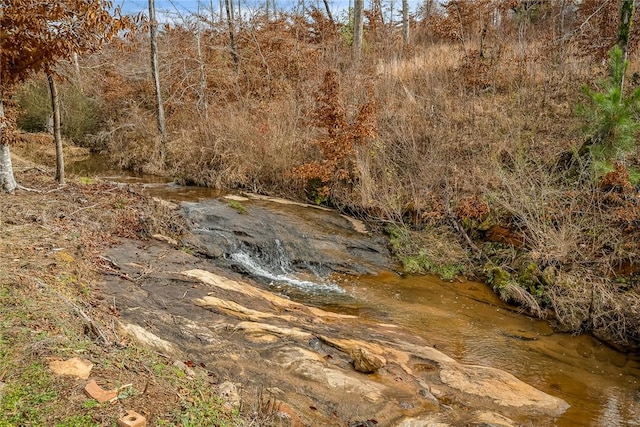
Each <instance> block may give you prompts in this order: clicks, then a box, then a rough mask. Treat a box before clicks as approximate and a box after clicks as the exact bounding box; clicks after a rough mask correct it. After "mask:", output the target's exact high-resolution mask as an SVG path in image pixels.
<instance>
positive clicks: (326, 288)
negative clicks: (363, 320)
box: [229, 239, 346, 294]
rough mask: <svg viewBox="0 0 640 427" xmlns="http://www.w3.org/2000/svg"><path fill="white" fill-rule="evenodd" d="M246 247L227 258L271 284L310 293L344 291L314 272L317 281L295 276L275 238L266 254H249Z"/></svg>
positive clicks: (343, 292)
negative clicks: (270, 249) (271, 248)
mask: <svg viewBox="0 0 640 427" xmlns="http://www.w3.org/2000/svg"><path fill="white" fill-rule="evenodd" d="M248 252H249V251H247V250H246V249H237V250H236V251H235V252H233V253H232V254H231V255H229V258H230V259H231V260H233V261H235V262H237V263H238V264H240V265H241V266H243V267H244V268H245V269H246V270H247V271H248V272H249V273H251V274H253V275H254V276H257V277H261V278H263V279H267V280H269V281H271V284H273V285H276V284H283V285H285V286H290V287H294V288H296V289H299V290H301V291H304V292H306V293H311V294H326V293H339V294H345V293H346V291H345V290H344V289H343V288H341V287H340V286H339V285H337V284H335V283H332V282H330V281H327V280H325V279H323V278H321V277H320V276H319V275H317V274H316V277H317V278H318V280H317V281H310V280H303V279H300V278H298V277H296V273H295V271H294V269H293V267H292V264H291V259H290V258H289V256H288V255H287V253H286V250H285V248H284V247H283V246H282V243H281V242H280V241H279V240H278V239H276V240H275V244H274V247H273V251H270V253H269V254H267V255H266V256H265V255H263V256H260V255H259V254H257V255H251V254H249V253H248Z"/></svg>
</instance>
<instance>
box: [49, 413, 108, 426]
mask: <svg viewBox="0 0 640 427" xmlns="http://www.w3.org/2000/svg"><path fill="white" fill-rule="evenodd" d="M99 426H100V424H98V423H96V422H95V421H93V418H91V416H90V415H74V416H72V417H70V418H67V419H66V420H64V421H62V422H61V423H58V424H56V427H99Z"/></svg>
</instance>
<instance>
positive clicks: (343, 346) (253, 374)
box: [105, 198, 569, 427]
mask: <svg viewBox="0 0 640 427" xmlns="http://www.w3.org/2000/svg"><path fill="white" fill-rule="evenodd" d="M231 202H234V203H230V200H228V199H227V200H223V199H221V200H207V201H202V202H189V203H184V204H183V205H182V207H181V208H180V209H181V210H182V212H183V214H184V215H185V216H186V217H187V219H188V220H189V222H190V223H191V226H192V233H191V236H189V237H188V238H187V239H185V241H184V242H182V243H178V242H172V241H171V240H170V239H164V240H166V241H161V240H153V241H149V242H143V243H141V242H139V241H125V242H123V243H122V244H120V245H118V246H116V247H113V248H112V249H111V250H110V251H109V252H108V253H106V254H105V257H106V258H108V259H109V260H110V261H111V262H112V263H113V265H114V266H115V268H116V270H117V274H112V275H106V276H105V290H106V293H107V294H108V300H112V302H113V305H114V306H115V308H116V309H117V310H118V311H119V313H120V322H121V325H122V328H123V330H124V331H126V333H128V334H130V335H132V336H135V337H136V338H137V339H139V340H141V341H144V342H146V343H148V344H150V345H151V346H153V347H155V348H156V349H157V351H158V352H161V353H162V354H166V355H167V356H168V357H171V358H175V359H176V360H182V361H189V362H190V363H189V365H190V366H193V367H194V368H193V369H204V370H206V371H208V373H209V378H210V379H211V382H212V385H214V386H217V387H219V388H220V392H221V394H223V395H226V396H227V397H228V398H229V400H230V402H231V404H238V403H239V402H241V404H243V405H245V408H244V409H245V410H246V408H247V407H252V408H256V413H258V412H260V411H264V406H265V405H267V406H268V407H269V411H271V412H272V413H273V416H274V417H275V418H277V419H278V420H279V422H280V423H282V425H294V426H303V425H304V426H307V425H308V426H320V425H327V426H330V425H335V426H373V425H384V426H407V427H408V426H433V425H443V426H445V425H493V426H510V425H521V424H525V423H533V425H549V424H550V423H552V422H553V420H554V419H555V418H557V417H558V416H560V415H561V414H563V413H564V412H565V411H566V410H567V409H568V407H569V404H568V403H567V402H565V401H564V400H563V399H561V398H558V397H555V396H552V395H550V394H547V393H544V392H542V391H540V390H538V389H536V388H534V387H533V386H531V385H529V384H526V383H525V382H523V381H521V380H519V379H518V378H516V377H515V376H513V375H511V374H510V373H508V372H505V371H502V370H500V369H497V368H496V367H490V366H479V365H478V364H470V363H461V362H459V361H457V360H455V359H453V358H452V357H449V356H448V355H446V354H444V353H443V352H441V351H440V350H438V349H436V348H434V347H433V346H430V345H428V343H426V342H425V340H424V338H421V337H419V336H416V334H414V333H412V332H411V331H409V330H405V329H404V328H402V327H399V326H398V325H397V324H394V323H386V322H382V321H380V320H379V319H378V320H376V319H373V318H371V316H360V315H358V313H357V311H356V312H353V313H349V312H348V310H340V311H335V310H328V309H327V306H332V305H336V304H337V302H338V301H340V300H346V301H348V300H349V299H350V298H354V297H353V296H351V295H350V294H349V290H348V288H345V286H344V285H343V286H341V285H340V283H339V282H336V281H332V279H331V277H333V276H331V273H332V272H339V273H341V274H342V276H341V277H344V276H345V275H358V274H376V273H379V272H382V271H386V270H387V269H388V268H389V267H390V266H392V262H391V260H390V258H389V256H388V253H387V251H386V248H385V246H384V242H383V241H379V240H376V238H375V237H373V236H370V235H369V234H366V232H364V231H365V230H363V228H362V224H359V223H357V222H355V221H353V220H350V219H348V218H345V217H342V216H339V215H337V214H335V213H333V212H328V213H327V212H325V211H322V210H318V209H315V208H310V207H303V206H298V205H291V204H282V203H280V204H279V207H278V208H277V209H273V207H272V205H273V203H274V202H277V200H276V201H274V200H262V199H259V198H258V199H256V198H254V199H252V200H245V199H237V198H236V199H235V200H231ZM280 202H282V201H280ZM238 204H241V205H238ZM241 211H242V213H241ZM247 260H248V261H247ZM300 295H308V296H310V297H309V298H307V299H306V301H307V302H300V301H301V298H300ZM314 295H315V298H319V299H322V300H324V301H325V303H324V304H323V305H320V304H314V303H313V301H314ZM309 301H310V303H309ZM326 301H329V303H326ZM320 306H324V308H319V307H320ZM252 405H253V406H252ZM259 406H262V408H259Z"/></svg>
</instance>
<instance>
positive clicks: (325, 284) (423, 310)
mask: <svg viewBox="0 0 640 427" xmlns="http://www.w3.org/2000/svg"><path fill="white" fill-rule="evenodd" d="M82 167H83V166H81V165H80V166H78V165H76V167H75V168H74V171H75V172H76V173H79V174H80V175H85V176H86V175H89V174H90V173H82V172H80V171H81V170H82V169H81V168H82ZM91 173H95V169H94V170H93V172H91ZM100 174H101V175H102V176H103V177H104V176H106V175H105V174H104V173H103V172H102V171H101V172H100ZM109 179H112V180H116V181H123V180H125V179H124V178H123V175H121V174H114V175H111V176H110V178H109ZM132 180H133V181H135V182H138V183H143V185H144V186H145V191H146V192H148V193H149V194H150V195H152V196H155V197H160V198H165V199H168V200H171V201H197V200H200V199H208V198H215V197H219V196H220V193H219V192H216V191H213V190H209V189H198V188H190V187H180V186H176V185H173V184H167V183H166V182H165V181H164V180H162V179H156V178H149V177H143V178H140V177H138V178H135V177H134V178H131V177H129V178H127V179H126V181H129V182H130V181H132ZM247 203H248V204H249V205H250V204H251V203H260V204H262V205H265V204H267V203H268V202H265V201H250V202H247ZM270 209H274V210H275V209H278V207H277V206H271V207H270ZM283 209H284V208H283ZM286 209H288V210H291V209H299V210H300V215H301V216H303V215H305V209H309V208H303V207H291V206H287V207H286ZM326 215H336V214H335V213H332V212H327V213H326ZM328 222H329V221H328ZM243 257H244V258H243ZM231 261H234V262H237V263H240V264H243V265H244V266H245V267H246V269H247V271H249V272H251V273H253V274H254V275H255V276H262V279H263V283H264V284H265V286H267V287H269V288H270V289H272V290H273V291H274V292H276V293H281V294H284V295H286V296H288V297H289V298H291V299H295V300H298V301H300V302H303V303H306V304H310V305H315V306H318V307H321V308H324V309H327V310H331V311H336V312H342V313H347V314H357V315H359V316H360V317H362V318H365V319H370V320H373V321H376V322H380V323H385V324H393V325H396V326H397V327H399V328H402V329H403V330H405V331H410V332H411V333H412V334H415V335H416V336H419V337H421V338H423V339H424V341H425V342H426V343H427V344H428V345H431V346H434V347H436V348H437V349H439V350H441V351H442V352H444V353H446V354H448V355H449V356H451V357H453V358H455V359H457V360H459V361H461V362H464V363H469V364H478V365H484V366H491V367H495V368H499V369H502V370H505V371H507V372H509V373H512V374H514V375H515V376H517V377H518V378H520V379H521V380H523V381H525V382H527V383H529V384H531V385H533V386H534V387H536V388H538V389H540V390H542V391H544V392H546V393H549V394H551V395H554V396H557V397H560V398H562V399H564V400H566V401H567V402H568V403H569V404H570V405H571V408H570V409H569V410H567V412H565V413H564V414H563V415H562V416H560V417H559V418H558V419H557V420H556V425H557V426H608V427H609V426H610V427H616V426H640V356H639V355H627V354H623V353H621V352H618V351H616V350H614V349H612V348H610V347H608V346H606V345H604V344H602V343H600V342H598V341H597V340H595V339H594V338H592V337H590V336H586V335H583V336H571V335H567V334H559V333H554V332H553V330H552V329H551V328H550V327H549V326H548V324H547V323H546V322H545V321H542V320H537V319H533V318H530V317H528V316H525V315H523V314H519V313H518V312H517V311H516V310H514V308H513V307H508V306H506V305H505V304H504V303H503V302H502V301H500V300H499V299H498V298H497V297H496V296H495V295H494V294H493V292H491V290H490V289H489V288H488V286H487V285H485V284H482V283H475V282H469V281H456V282H453V283H448V282H443V281H440V280H438V279H437V278H434V277H426V276H419V277H416V276H401V275H399V274H397V273H395V272H392V271H385V272H383V273H382V274H378V275H375V276H352V275H338V274H334V275H332V276H330V277H326V278H323V279H320V278H318V277H296V276H291V277H288V276H287V275H286V272H282V271H278V272H273V271H268V269H269V266H264V265H258V264H256V260H253V259H251V254H242V255H237V259H235V260H233V259H232V260H231ZM252 269H253V270H252ZM314 281H315V282H316V283H317V284H318V285H319V286H318V290H319V291H317V292H316V291H314V289H313V283H314ZM298 283H302V284H304V286H298ZM336 285H337V286H338V287H339V288H338V290H336V288H335V287H336ZM531 425H535V423H531Z"/></svg>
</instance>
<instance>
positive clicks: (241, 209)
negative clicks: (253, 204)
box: [227, 200, 247, 214]
mask: <svg viewBox="0 0 640 427" xmlns="http://www.w3.org/2000/svg"><path fill="white" fill-rule="evenodd" d="M227 206H229V207H230V208H231V209H233V210H235V211H236V212H238V213H239V214H246V213H247V208H246V207H245V205H243V204H242V203H240V202H238V201H237V200H230V201H229V202H228V203H227Z"/></svg>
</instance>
